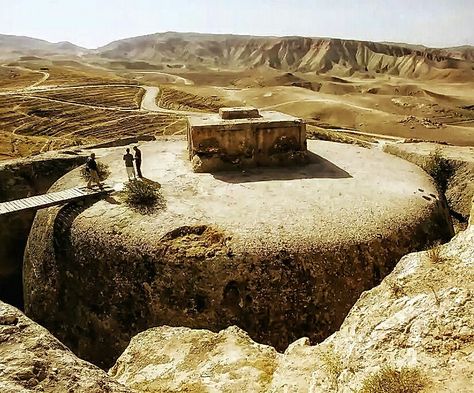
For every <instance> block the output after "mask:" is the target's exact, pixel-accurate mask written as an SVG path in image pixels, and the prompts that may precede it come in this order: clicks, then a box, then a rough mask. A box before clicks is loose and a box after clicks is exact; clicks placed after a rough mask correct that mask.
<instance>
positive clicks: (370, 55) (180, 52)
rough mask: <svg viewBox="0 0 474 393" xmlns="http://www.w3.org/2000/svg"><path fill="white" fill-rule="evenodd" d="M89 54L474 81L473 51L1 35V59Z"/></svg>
mask: <svg viewBox="0 0 474 393" xmlns="http://www.w3.org/2000/svg"><path fill="white" fill-rule="evenodd" d="M5 54H7V55H9V56H12V55H17V56H22V55H23V56H25V55H36V56H43V57H44V56H68V55H74V56H85V57H86V58H93V57H94V58H97V57H100V58H102V59H105V60H110V61H114V62H116V61H129V62H137V61H138V62H140V61H142V62H145V63H144V64H146V63H150V64H152V65H156V66H160V67H165V68H169V69H179V68H182V67H186V68H188V69H199V68H209V67H212V68H219V69H249V68H257V67H269V68H273V69H277V70H281V71H285V72H317V73H329V74H333V75H336V76H348V75H352V74H358V73H361V74H372V75H375V74H382V73H383V74H389V75H395V76H402V77H408V78H423V79H433V78H436V79H440V78H444V79H449V80H466V79H467V80H474V71H473V70H474V47H472V46H464V47H456V48H444V49H439V48H426V47H424V46H421V45H410V44H400V43H377V42H369V41H355V40H343V39H334V38H309V37H255V36H241V35H229V34H199V33H175V32H167V33H157V34H151V35H145V36H140V37H133V38H127V39H123V40H119V41H114V42H111V43H110V44H108V45H105V46H103V47H101V48H98V49H96V50H88V49H84V48H81V47H78V46H75V45H73V44H71V43H68V42H66V43H57V44H52V43H49V42H47V41H43V40H36V39H32V38H28V37H16V36H5V35H3V36H2V35H0V57H3V58H4V57H5Z"/></svg>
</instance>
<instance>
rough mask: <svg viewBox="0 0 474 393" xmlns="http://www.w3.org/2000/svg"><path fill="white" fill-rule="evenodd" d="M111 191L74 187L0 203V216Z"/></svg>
mask: <svg viewBox="0 0 474 393" xmlns="http://www.w3.org/2000/svg"><path fill="white" fill-rule="evenodd" d="M112 191H113V188H112V187H110V186H108V185H104V187H103V188H99V187H97V186H94V187H93V188H87V187H75V188H69V189H67V190H63V191H58V192H51V193H48V194H43V195H36V196H32V197H28V198H21V199H16V200H14V201H8V202H1V203H0V216H2V215H4V214H10V213H16V212H20V211H24V210H38V209H43V208H45V207H50V206H54V205H63V204H65V203H69V202H74V201H78V200H81V199H85V198H87V197H90V196H94V195H102V194H108V193H110V192H112Z"/></svg>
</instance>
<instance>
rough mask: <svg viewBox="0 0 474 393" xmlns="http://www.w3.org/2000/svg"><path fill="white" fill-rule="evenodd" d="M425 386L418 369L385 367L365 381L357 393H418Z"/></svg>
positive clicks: (423, 378) (424, 380)
mask: <svg viewBox="0 0 474 393" xmlns="http://www.w3.org/2000/svg"><path fill="white" fill-rule="evenodd" d="M426 385H427V381H426V378H425V377H424V376H423V375H422V373H421V372H420V370H419V369H418V368H409V367H402V368H401V369H400V370H396V369H395V368H393V367H388V366H385V367H383V368H382V369H380V370H379V371H378V372H376V373H374V374H372V375H370V376H368V377H367V378H366V379H365V381H364V383H363V385H362V389H361V390H359V393H418V392H420V391H421V390H422V389H423V388H424V387H425V386H426Z"/></svg>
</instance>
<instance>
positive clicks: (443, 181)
mask: <svg viewBox="0 0 474 393" xmlns="http://www.w3.org/2000/svg"><path fill="white" fill-rule="evenodd" d="M423 169H424V170H425V171H426V172H427V173H428V174H429V175H430V176H431V177H432V178H433V179H434V181H435V183H436V186H437V187H438V190H439V191H441V192H445V191H446V188H447V186H448V181H449V179H450V178H451V176H452V175H453V174H454V167H453V165H452V164H451V163H450V162H449V161H448V160H447V159H446V158H444V157H443V155H442V153H441V150H440V149H439V148H436V150H435V151H434V153H430V155H429V156H428V158H427V159H426V160H425V163H424V165H423Z"/></svg>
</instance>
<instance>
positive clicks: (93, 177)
mask: <svg viewBox="0 0 474 393" xmlns="http://www.w3.org/2000/svg"><path fill="white" fill-rule="evenodd" d="M86 171H87V172H88V173H89V180H88V181H87V188H92V182H94V183H95V184H97V185H98V186H99V187H101V188H102V183H101V182H100V178H99V168H98V167H97V162H96V161H95V153H91V155H90V157H88V158H87V161H86Z"/></svg>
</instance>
